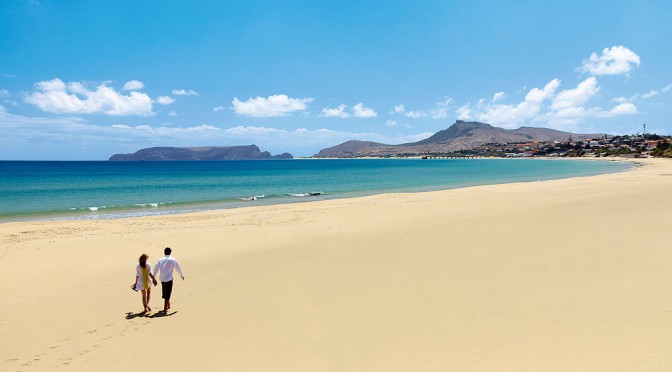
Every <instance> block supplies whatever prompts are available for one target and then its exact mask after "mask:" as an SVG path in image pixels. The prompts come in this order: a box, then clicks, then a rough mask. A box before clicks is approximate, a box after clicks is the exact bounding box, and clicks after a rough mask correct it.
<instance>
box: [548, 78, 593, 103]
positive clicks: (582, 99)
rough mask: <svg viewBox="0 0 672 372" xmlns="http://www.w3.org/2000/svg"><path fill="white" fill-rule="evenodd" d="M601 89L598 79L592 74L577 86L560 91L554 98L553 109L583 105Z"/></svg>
mask: <svg viewBox="0 0 672 372" xmlns="http://www.w3.org/2000/svg"><path fill="white" fill-rule="evenodd" d="M599 90H600V88H599V87H598V86H597V79H596V78H595V77H592V76H591V77H589V78H587V79H586V80H584V81H582V82H581V83H579V85H578V86H577V87H576V88H574V89H566V90H563V91H561V92H560V93H558V95H557V96H555V97H554V98H553V103H552V104H551V109H553V110H557V111H562V110H566V109H572V108H574V107H579V106H583V105H584V104H585V103H586V102H588V101H589V100H590V99H591V98H593V97H594V96H595V95H596V94H597V92H598V91H599Z"/></svg>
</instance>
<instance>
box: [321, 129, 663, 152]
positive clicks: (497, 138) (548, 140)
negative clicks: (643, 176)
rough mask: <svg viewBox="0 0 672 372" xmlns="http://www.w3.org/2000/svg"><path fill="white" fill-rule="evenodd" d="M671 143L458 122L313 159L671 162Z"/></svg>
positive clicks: (345, 145) (652, 137)
mask: <svg viewBox="0 0 672 372" xmlns="http://www.w3.org/2000/svg"><path fill="white" fill-rule="evenodd" d="M671 143H672V141H671V140H670V138H668V137H662V136H658V135H655V134H642V135H639V134H637V135H631V136H628V135H625V136H608V135H606V134H598V133H593V134H580V133H570V132H563V131H559V130H554V129H547V128H533V127H522V128H518V129H503V128H497V127H493V126H492V125H490V124H486V123H479V122H466V121H462V120H458V121H456V122H455V124H453V125H451V126H450V127H448V128H447V129H444V130H441V131H439V132H437V133H435V134H434V135H432V136H431V137H429V138H427V139H424V140H422V141H418V142H411V143H404V144H400V145H386V144H383V143H376V142H370V141H357V140H351V141H347V142H344V143H342V144H340V145H336V146H333V147H329V148H326V149H322V150H321V151H320V152H319V153H317V154H315V155H313V157H314V158H358V157H415V156H417V157H420V156H421V157H474V156H479V157H532V156H550V157H556V156H563V157H578V156H594V157H597V156H624V157H638V156H647V155H651V156H664V157H670V156H672V144H671Z"/></svg>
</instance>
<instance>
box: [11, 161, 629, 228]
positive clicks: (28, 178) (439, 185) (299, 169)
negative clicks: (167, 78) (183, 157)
mask: <svg viewBox="0 0 672 372" xmlns="http://www.w3.org/2000/svg"><path fill="white" fill-rule="evenodd" d="M631 166H632V165H630V164H625V163H622V162H610V161H572V160H562V159H553V160H535V159H425V160H422V159H294V160H268V161H260V160H256V161H213V162H186V161H184V162H182V161H171V162H107V161H62V162H61V161H44V162H43V161H0V222H7V221H16V220H51V219H109V218H122V217H133V216H146V215H157V214H172V213H184V212H192V211H203V210H212V209H224V208H235V207H240V206H252V205H264V204H279V203H292V202H302V201H312V200H324V199H330V198H344V197H355V196H363V195H372V194H380V193H387V192H420V191H432V190H442V189H452V188H459V187H466V186H472V185H485V184H498V183H510V182H521V181H527V182H531V181H543V180H550V179H559V178H568V177H577V176H586V175H595V174H602V173H612V172H620V171H624V170H626V169H628V168H629V167H631Z"/></svg>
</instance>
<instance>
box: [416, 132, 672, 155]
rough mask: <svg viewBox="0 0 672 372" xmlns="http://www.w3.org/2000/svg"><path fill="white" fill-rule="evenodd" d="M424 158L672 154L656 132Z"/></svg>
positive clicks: (670, 144) (671, 144)
mask: <svg viewBox="0 0 672 372" xmlns="http://www.w3.org/2000/svg"><path fill="white" fill-rule="evenodd" d="M424 156H428V157H441V156H449V157H506V158H521V157H542V156H543V157H607V156H612V157H624V158H639V157H668V158H669V157H672V137H670V136H659V135H656V134H635V135H624V136H608V135H604V136H603V137H601V138H592V139H587V140H583V141H575V140H573V139H572V137H571V136H569V137H568V138H567V141H565V142H560V141H548V142H544V141H532V142H519V143H507V144H500V143H489V144H485V145H480V146H476V147H474V148H473V149H471V150H459V151H454V152H451V153H444V154H440V153H434V154H424Z"/></svg>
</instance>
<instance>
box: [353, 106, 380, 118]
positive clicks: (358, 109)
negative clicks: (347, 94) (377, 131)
mask: <svg viewBox="0 0 672 372" xmlns="http://www.w3.org/2000/svg"><path fill="white" fill-rule="evenodd" d="M352 116H354V117H356V118H375V117H376V116H378V114H377V113H376V112H375V111H373V109H371V108H368V107H364V104H363V103H361V102H360V103H358V104H356V105H354V106H353V107H352Z"/></svg>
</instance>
